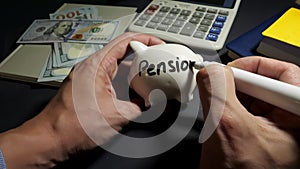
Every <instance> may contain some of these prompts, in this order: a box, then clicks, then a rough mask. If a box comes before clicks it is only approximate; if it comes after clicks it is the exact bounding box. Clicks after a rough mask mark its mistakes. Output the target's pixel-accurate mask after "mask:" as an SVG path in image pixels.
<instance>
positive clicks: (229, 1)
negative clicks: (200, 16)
mask: <svg viewBox="0 0 300 169" xmlns="http://www.w3.org/2000/svg"><path fill="white" fill-rule="evenodd" d="M177 1H182V2H189V3H195V4H203V5H209V6H218V7H224V8H233V7H234V4H235V1H236V0H177Z"/></svg>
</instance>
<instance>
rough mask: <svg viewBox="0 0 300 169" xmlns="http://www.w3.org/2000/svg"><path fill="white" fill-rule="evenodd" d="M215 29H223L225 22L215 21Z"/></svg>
mask: <svg viewBox="0 0 300 169" xmlns="http://www.w3.org/2000/svg"><path fill="white" fill-rule="evenodd" d="M213 26H214V27H219V28H223V26H224V22H219V21H215V22H214V24H213Z"/></svg>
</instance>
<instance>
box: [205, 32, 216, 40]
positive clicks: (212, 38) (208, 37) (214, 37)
mask: <svg viewBox="0 0 300 169" xmlns="http://www.w3.org/2000/svg"><path fill="white" fill-rule="evenodd" d="M206 39H207V40H211V41H217V40H218V35H216V34H213V33H209V34H208V35H207V37H206Z"/></svg>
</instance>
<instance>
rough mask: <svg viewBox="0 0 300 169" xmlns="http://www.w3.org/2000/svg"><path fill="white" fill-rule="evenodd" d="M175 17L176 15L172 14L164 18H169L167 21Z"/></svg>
mask: <svg viewBox="0 0 300 169" xmlns="http://www.w3.org/2000/svg"><path fill="white" fill-rule="evenodd" d="M176 17H177V14H173V13H169V14H168V15H167V16H166V18H169V19H175V18H176Z"/></svg>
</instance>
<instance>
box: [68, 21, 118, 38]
mask: <svg viewBox="0 0 300 169" xmlns="http://www.w3.org/2000/svg"><path fill="white" fill-rule="evenodd" d="M118 24H119V21H118V20H94V21H90V20H79V21H78V22H77V25H76V29H74V30H73V32H72V33H71V34H70V36H69V38H68V42H80V41H81V42H85V43H108V42H109V41H111V40H112V38H113V36H114V34H115V31H116V30H117V27H118Z"/></svg>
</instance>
